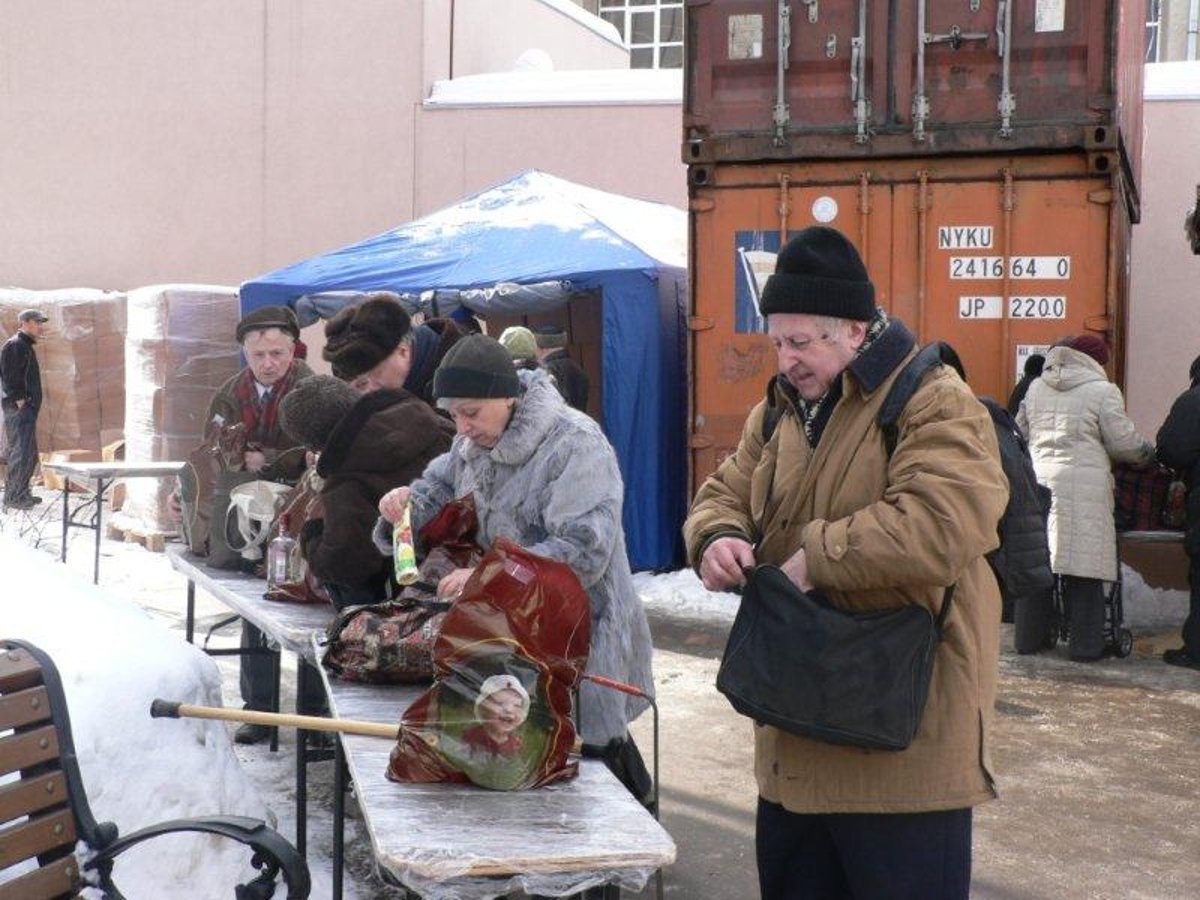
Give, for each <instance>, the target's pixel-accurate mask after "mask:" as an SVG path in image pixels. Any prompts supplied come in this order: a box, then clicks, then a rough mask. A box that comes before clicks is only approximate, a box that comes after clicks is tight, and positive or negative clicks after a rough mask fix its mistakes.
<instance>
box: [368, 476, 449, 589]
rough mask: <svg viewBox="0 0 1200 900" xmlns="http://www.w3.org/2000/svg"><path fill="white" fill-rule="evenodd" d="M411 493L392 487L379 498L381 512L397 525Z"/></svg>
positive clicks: (404, 489)
mask: <svg viewBox="0 0 1200 900" xmlns="http://www.w3.org/2000/svg"><path fill="white" fill-rule="evenodd" d="M409 493H410V492H409V489H408V488H407V487H398V488H392V489H391V490H390V491H388V492H387V493H386V494H384V495H383V496H382V497H380V498H379V514H380V515H381V516H383V517H384V518H385V519H387V520H388V521H389V522H391V523H392V524H393V525H395V524H396V523H397V522H399V521H400V517H401V516H403V515H404V507H406V506H408V495H409ZM447 577H448V576H447Z"/></svg>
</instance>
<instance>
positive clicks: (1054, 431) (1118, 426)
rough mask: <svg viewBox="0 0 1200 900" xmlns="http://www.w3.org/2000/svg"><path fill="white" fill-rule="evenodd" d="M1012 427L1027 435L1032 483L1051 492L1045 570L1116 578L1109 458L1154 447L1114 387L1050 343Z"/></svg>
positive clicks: (1148, 453) (1095, 367) (1137, 457)
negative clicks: (1034, 480) (1034, 476)
mask: <svg viewBox="0 0 1200 900" xmlns="http://www.w3.org/2000/svg"><path fill="white" fill-rule="evenodd" d="M1017 425H1018V426H1019V427H1020V429H1021V431H1023V432H1024V433H1025V436H1026V437H1027V438H1028V440H1029V452H1030V454H1031V455H1032V456H1033V468H1034V471H1036V472H1037V477H1038V481H1040V482H1041V483H1042V484H1044V485H1046V487H1048V488H1050V490H1051V492H1053V495H1054V499H1053V504H1052V505H1051V507H1050V520H1049V522H1048V523H1047V533H1048V535H1049V538H1050V568H1051V569H1052V570H1053V571H1054V572H1055V574H1058V575H1075V576H1077V577H1080V578H1099V579H1102V580H1104V581H1116V579H1117V530H1116V526H1115V525H1114V524H1113V476H1112V463H1113V461H1114V460H1115V461H1117V462H1129V463H1144V462H1149V461H1150V460H1151V459H1153V458H1154V445H1153V444H1151V443H1150V442H1149V441H1148V440H1146V439H1145V438H1144V437H1142V436H1141V435H1140V434H1138V432H1137V428H1136V427H1135V426H1134V424H1133V422H1131V421H1130V420H1129V417H1128V416H1126V415H1125V398H1124V397H1122V396H1121V389H1120V388H1119V387H1117V386H1116V385H1115V384H1113V383H1112V382H1111V381H1109V380H1108V375H1106V374H1105V372H1104V369H1103V368H1102V367H1101V366H1100V364H1099V363H1098V362H1096V361H1095V360H1094V359H1092V358H1091V357H1090V356H1088V355H1087V354H1086V353H1081V352H1079V351H1078V350H1074V349H1072V348H1070V347H1053V348H1051V350H1050V352H1049V353H1047V354H1046V366H1045V368H1044V369H1043V370H1042V377H1041V378H1039V379H1037V380H1036V381H1034V382H1033V383H1032V384H1031V385H1030V386H1029V391H1028V393H1026V394H1025V399H1024V400H1022V401H1021V408H1020V409H1019V410H1018V411H1017Z"/></svg>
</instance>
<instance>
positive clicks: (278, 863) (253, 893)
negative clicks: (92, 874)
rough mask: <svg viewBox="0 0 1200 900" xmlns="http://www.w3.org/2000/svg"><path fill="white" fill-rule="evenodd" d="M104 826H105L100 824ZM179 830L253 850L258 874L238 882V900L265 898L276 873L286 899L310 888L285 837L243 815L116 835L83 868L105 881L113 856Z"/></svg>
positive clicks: (298, 899) (302, 897)
mask: <svg viewBox="0 0 1200 900" xmlns="http://www.w3.org/2000/svg"><path fill="white" fill-rule="evenodd" d="M100 827H101V828H103V827H104V826H103V825H102V826H100ZM180 831H199V832H205V833H208V834H217V835H220V836H222V837H227V838H230V839H231V840H235V841H238V842H239V843H242V844H245V845H246V846H248V847H250V848H252V849H253V850H254V856H253V857H252V859H251V862H252V864H253V865H254V867H255V868H257V869H260V870H261V871H260V874H259V875H258V877H256V878H255V879H254V880H253V881H251V882H249V883H248V884H245V885H238V887H237V889H236V891H237V896H238V898H239V900H267V898H269V897H271V895H272V894H273V893H274V890H275V876H276V875H278V874H279V873H280V872H282V873H283V880H284V881H285V882H286V883H287V889H288V892H287V900H306V898H307V897H308V894H309V891H310V890H311V888H312V884H311V881H310V879H309V874H308V863H307V862H305V860H304V857H303V856H301V855H300V854H299V853H298V852H297V850H296V848H295V847H293V846H292V845H291V844H290V843H289V842H288V841H287V839H286V838H284V837H283V836H282V835H280V834H279V832H277V831H275V830H274V829H273V828H270V827H268V826H267V824H266V823H265V822H263V821H262V820H261V819H251V818H247V817H245V816H205V817H201V818H195V819H172V820H171V821H169V822H161V823H159V824H157V825H151V826H149V827H147V828H142V829H140V830H138V831H135V832H133V833H132V834H127V835H125V836H124V837H119V838H116V839H115V840H113V841H112V842H111V843H108V844H106V845H105V846H104V847H102V848H99V849H97V851H96V853H95V855H94V856H92V857H91V858H90V859H88V860H87V861H86V862H84V864H83V867H84V868H85V869H95V870H97V871H98V872H99V873H100V876H101V878H102V880H104V881H107V880H108V876H109V873H110V871H111V869H112V862H113V859H114V858H115V857H116V856H118V855H119V854H121V853H123V852H124V851H126V850H128V849H129V848H130V847H132V846H134V845H136V844H140V843H141V842H142V841H147V840H150V839H151V838H156V837H160V836H162V835H164V834H171V833H174V832H180Z"/></svg>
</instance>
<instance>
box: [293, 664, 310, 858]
mask: <svg viewBox="0 0 1200 900" xmlns="http://www.w3.org/2000/svg"><path fill="white" fill-rule="evenodd" d="M309 677H310V676H309V667H308V663H306V662H305V661H304V658H303V657H300V658H299V659H298V660H297V661H296V715H298V716H301V715H304V714H305V713H306V712H308V711H307V710H305V709H303V708H302V707H303V698H304V697H307V696H308V689H309V688H308V684H309ZM307 843H308V731H307V730H306V729H304V728H300V729H297V731H296V849H297V850H299V851H300V855H301V856H304V853H305V846H306V844H307Z"/></svg>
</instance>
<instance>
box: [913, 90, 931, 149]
mask: <svg viewBox="0 0 1200 900" xmlns="http://www.w3.org/2000/svg"><path fill="white" fill-rule="evenodd" d="M912 117H913V140H914V141H924V140H925V120H926V119H927V118H928V117H929V97H928V96H927V95H925V94H917V95H915V96H914V97H913V102H912Z"/></svg>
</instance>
